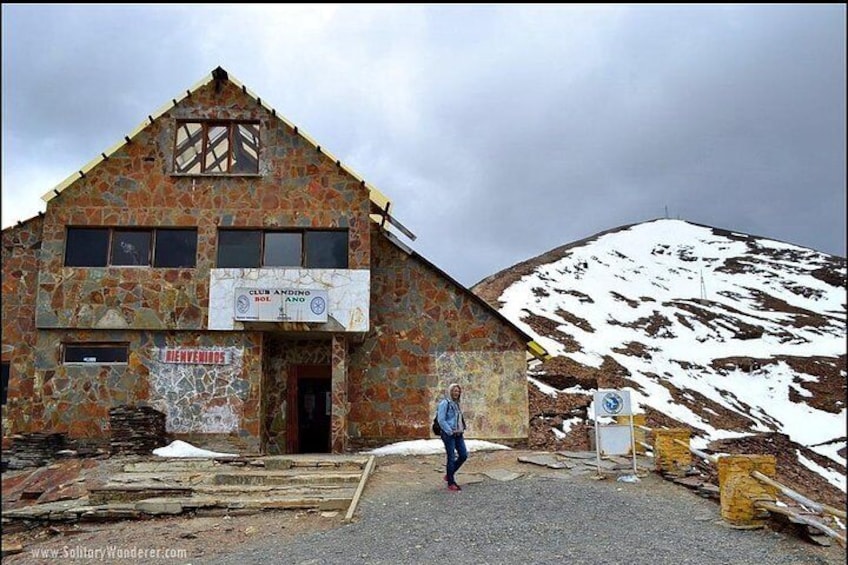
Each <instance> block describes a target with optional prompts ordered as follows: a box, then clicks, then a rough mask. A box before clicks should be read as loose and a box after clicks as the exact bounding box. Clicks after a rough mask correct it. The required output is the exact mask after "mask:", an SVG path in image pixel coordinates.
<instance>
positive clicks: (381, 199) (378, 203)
mask: <svg viewBox="0 0 848 565" xmlns="http://www.w3.org/2000/svg"><path fill="white" fill-rule="evenodd" d="M213 80H215V77H214V76H213V73H209V74H208V75H207V76H205V77H204V78H202V79H201V80H199V81H198V82H197V83H196V84H195V85H194V86H193V87H191V88H190V89H188V90H187V91H186V92H184V93H183V94H181V95H180V96H179V97H177V98H172V99H171V101H169V102H166V103H165V104H163V105H162V106H161V107H160V108H158V109H157V110H156V112H154V113H153V114H150V115H149V116H148V117H147V118H146V119H145V120H144V121H142V122H141V123H140V124H139V125H138V127H136V128H135V129H134V130H133V131H132V132H130V134H129V135H127V136H125V137H124V139H123V140H121V141H119V142H118V143H116V144H115V145H113V146H112V147H110V148H109V149H108V150H107V151H104V152H103V153H101V154H100V155H98V156H97V157H95V158H94V159H92V160H91V161H89V162H88V163H87V164H86V165H84V166H83V167H82V169H80V171H76V172H74V173H72V174H71V175H69V176H68V177H67V178H66V179H65V180H63V181H62V182H60V183H59V184H57V185H56V186H54V187H53V188H51V189H50V190H49V191H47V192H46V193H45V194H44V195H43V196H42V197H41V199H42V200H44V201H45V202H49V201H51V200H52V199H53V198H55V197H56V196H58V195H59V194H61V193H62V191H63V190H65V189H66V188H68V187H69V186H70V185H72V184H73V183H74V182H76V181H77V180H78V179H80V178H82V177H83V176H85V175H86V174H87V173H88V172H89V171H90V170H91V169H93V168H94V167H96V166H97V165H99V164H100V163H101V161H104V160H105V159H108V158H109V157H111V156H112V155H113V154H114V153H115V152H116V151H118V150H120V149H121V148H122V147H123V146H124V145H126V144H127V143H131V142H132V140H133V139H135V137H136V136H137V135H138V134H139V133H141V132H142V131H143V130H144V129H145V128H146V127H147V126H149V125H150V124H151V123H153V122H154V121H156V120H157V119H158V118H160V117H161V116H162V115H163V114H165V112H168V111H169V110H171V108H173V107H174V106H176V105H177V104H178V103H179V102H181V101H182V100H185V99H186V98H188V97H189V96H191V95H192V94H193V93H195V92H197V91H198V90H199V89H201V88H202V87H204V86H206V85H207V84H209V83H210V82H212V81H213ZM227 80H229V81H230V82H231V83H232V84H233V85H234V86H236V87H237V88H239V89H241V91H242V92H244V93H245V94H246V95H248V96H250V97H251V98H253V99H254V100H256V102H257V103H258V104H259V105H261V106H262V107H263V108H265V109H266V110H267V111H268V112H270V113H271V114H272V115H273V116H275V117H276V118H277V119H279V120H280V121H282V122H283V123H284V124H285V125H286V126H288V127H289V128H290V129H292V130H293V131H296V132H297V134H298V135H300V136H301V137H302V138H303V139H305V140H306V141H307V142H308V143H309V144H310V145H312V146H313V147H314V148H315V149H316V150H318V149H320V150H321V152H322V153H323V154H324V155H326V156H327V158H329V159H330V160H332V161H335V162H337V163H338V164H339V167H340V168H341V169H342V170H343V171H345V172H346V173H347V174H349V175H350V176H351V177H353V178H354V179H355V180H356V181H358V182H360V183H362V184H363V186H364V187H365V188H366V189H368V196H369V199H370V200H371V203H372V204H373V206H372V210H373V208H374V207H376V208H377V210H379V211H374V213H378V214H380V215H381V216H382V217H384V218H385V219H386V220H387V221H388V222H389V223H390V224H392V225H393V226H395V227H396V228H397V229H398V230H400V232H401V233H403V235H405V236H406V237H408V238H410V239H411V240H415V235H414V234H413V233H412V232H411V231H410V230H409V229H408V228H407V227H406V226H404V225H403V224H402V223H400V222H399V221H398V220H397V219H396V218H394V217H393V216H391V215H390V214H388V212H386V210H387V205H389V204H390V203H391V201H390V200H389V198H388V197H387V196H386V195H385V194H383V193H382V192H380V190H379V189H377V188H376V187H374V186H373V185H372V184H370V183H368V182H366V181H365V179H363V178H362V175H360V174H359V173H357V172H356V171H355V170H353V169H352V168H351V167H349V166H347V165H345V164H344V163H342V162H341V160H340V159H337V158H336V157H335V155H333V154H332V153H330V152H329V151H327V150H325V149H324V148H322V147H321V146H320V145H319V144H318V142H316V141H315V140H314V139H312V138H311V137H310V136H309V135H308V134H306V133H305V132H304V131H303V130H301V129H300V128H298V127H297V126H295V125H294V124H293V123H291V122H290V121H289V120H287V119H286V118H285V116H283V115H281V114H279V113H277V111H276V110H275V109H274V108H272V107H271V106H269V105H268V103H266V102H265V101H264V100H262V98H260V97H259V96H257V94H256V93H255V92H253V91H252V90H250V89H249V88H247V86H245V85H244V84H242V83H241V81H239V80H238V79H236V78H235V77H234V76H233V75H231V74H230V73H229V72H228V73H227ZM80 173H82V174H80Z"/></svg>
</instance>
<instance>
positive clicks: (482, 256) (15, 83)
mask: <svg viewBox="0 0 848 565" xmlns="http://www.w3.org/2000/svg"><path fill="white" fill-rule="evenodd" d="M845 18H846V7H845V5H812V4H811V5H804V6H801V5H771V6H755V5H750V6H730V5H709V6H707V5H705V6H697V5H687V6H682V5H679V6H670V7H667V6H651V5H638V6H637V5H630V6H628V5H580V6H574V7H573V6H566V5H562V6H555V5H536V6H529V5H528V6H517V5H488V6H487V5H465V6H462V5H452V6H451V5H404V6H400V5H397V6H382V5H380V6H377V5H361V6H334V5H328V4H323V5H317V6H307V5H223V6H197V5H192V6H188V5H173V6H164V5H155V6H154V5H147V6H143V5H135V6H129V5H123V6H117V5H115V6H93V5H77V6H74V5H62V6H59V5H54V6H35V5H15V4H8V3H4V4H3V6H2V132H3V134H2V135H3V138H2V220H3V227H7V226H9V225H12V224H13V223H15V222H17V221H18V220H22V219H26V218H29V217H31V216H33V215H34V214H36V213H37V212H39V211H40V210H43V209H44V202H43V201H42V200H41V196H42V195H43V194H44V193H45V192H47V191H49V190H50V189H51V188H52V187H53V186H54V185H56V184H58V183H59V182H61V181H62V180H64V179H65V178H66V177H67V176H68V175H70V174H71V173H73V172H74V171H76V170H78V169H79V168H80V167H81V166H82V165H83V164H85V163H87V162H88V161H90V160H91V159H93V158H94V157H95V156H97V155H98V154H99V153H100V152H101V151H104V150H105V149H107V148H109V147H110V146H112V145H113V144H114V143H116V142H117V141H118V140H120V139H121V138H122V137H123V136H124V135H125V134H127V133H129V132H130V131H132V130H133V129H134V128H135V127H136V126H138V125H139V124H140V123H141V122H142V121H143V119H144V118H145V116H147V115H148V114H150V113H152V112H153V111H155V110H156V109H158V108H159V107H160V106H161V105H162V104H164V103H165V102H166V101H167V100H170V99H171V98H173V97H175V96H177V95H179V94H180V93H182V92H185V90H186V89H187V88H190V87H192V86H193V85H194V84H195V83H197V82H198V81H199V80H201V79H202V78H203V77H204V76H205V75H207V74H208V73H210V72H211V71H212V69H214V68H215V67H217V66H219V65H220V66H222V67H224V68H225V69H226V70H227V71H229V73H230V74H231V75H232V76H233V77H235V78H236V79H238V80H239V81H241V82H242V83H244V84H245V85H247V86H248V87H249V88H250V89H251V90H253V91H254V92H256V93H257V94H258V95H259V96H261V97H262V99H263V100H266V101H267V102H268V103H269V104H270V105H271V106H272V107H274V108H275V109H276V110H277V112H278V113H280V114H282V115H283V116H285V117H286V118H287V119H288V120H289V121H291V122H292V123H294V124H295V125H297V126H299V127H300V129H302V130H303V131H305V132H306V133H308V134H309V135H310V136H311V137H312V138H314V139H315V140H316V141H318V142H319V143H320V144H321V145H322V146H324V147H326V148H327V150H328V151H330V152H331V153H333V154H334V155H336V156H337V157H338V158H340V159H341V160H342V161H343V162H345V163H346V164H347V165H349V166H350V167H352V168H353V169H354V170H356V171H358V172H359V173H360V174H361V175H362V176H363V178H365V179H366V180H367V181H368V182H370V183H371V184H373V185H374V186H376V187H378V188H379V189H380V190H381V191H382V192H383V193H385V194H386V195H387V196H389V197H390V198H391V199H393V201H394V211H395V214H396V216H397V217H398V218H399V219H400V220H401V221H402V222H403V223H404V224H405V225H407V226H408V227H409V228H410V229H411V230H412V231H413V232H414V233H415V234H416V235H417V236H418V239H417V240H416V241H415V242H413V244H412V246H413V248H414V249H416V250H417V251H418V252H419V253H421V254H422V255H424V256H425V257H427V258H428V259H430V260H431V261H432V262H434V263H435V264H436V265H438V266H439V267H441V268H442V269H444V270H445V271H446V272H447V273H448V274H450V275H451V276H453V277H454V278H455V279H457V280H458V281H459V282H461V283H463V284H465V285H468V286H471V285H473V284H474V283H476V282H478V281H479V280H480V279H482V278H483V277H486V276H488V275H490V274H493V273H495V272H497V271H499V270H501V269H503V268H506V267H508V266H510V265H512V264H514V263H517V262H519V261H522V260H524V259H528V258H530V257H533V256H535V255H538V254H540V253H542V252H544V251H547V250H549V249H551V248H554V247H557V246H559V245H562V244H565V243H569V242H571V241H574V240H577V239H581V238H583V237H587V236H589V235H592V234H594V233H597V232H599V231H602V230H605V229H609V228H612V227H617V226H619V225H623V224H629V223H635V222H641V221H645V220H649V219H654V218H658V217H663V216H666V215H668V216H669V217H672V218H678V217H679V218H681V219H684V220H689V221H692V222H697V223H703V224H708V225H712V226H716V227H722V228H727V229H731V230H735V231H741V232H745V233H751V234H755V235H763V236H767V237H771V238H774V239H778V240H782V241H786V242H790V243H795V244H798V245H803V246H807V247H812V248H814V249H816V250H819V251H824V252H827V253H833V254H837V255H841V256H845V254H846V252H845V241H846V237H845V234H846V213H845V206H846V102H845V100H846V39H845Z"/></svg>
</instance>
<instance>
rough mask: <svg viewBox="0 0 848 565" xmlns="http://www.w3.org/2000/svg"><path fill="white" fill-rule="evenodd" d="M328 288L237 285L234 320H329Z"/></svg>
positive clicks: (315, 321)
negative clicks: (311, 288) (240, 286)
mask: <svg viewBox="0 0 848 565" xmlns="http://www.w3.org/2000/svg"><path fill="white" fill-rule="evenodd" d="M327 305H328V300H327V291H326V290H310V289H299V288H237V289H236V290H235V293H234V303H233V308H234V310H233V319H234V320H237V321H241V322H313V323H326V322H327Z"/></svg>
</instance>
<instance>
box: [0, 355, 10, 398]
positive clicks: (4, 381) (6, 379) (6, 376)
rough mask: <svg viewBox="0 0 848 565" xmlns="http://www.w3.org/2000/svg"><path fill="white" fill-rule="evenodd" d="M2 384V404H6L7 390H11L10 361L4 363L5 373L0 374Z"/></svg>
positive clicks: (0, 395)
mask: <svg viewBox="0 0 848 565" xmlns="http://www.w3.org/2000/svg"><path fill="white" fill-rule="evenodd" d="M0 384H1V385H2V387H3V388H2V389H0V400H2V404H6V391H8V390H9V363H3V373H2V375H0Z"/></svg>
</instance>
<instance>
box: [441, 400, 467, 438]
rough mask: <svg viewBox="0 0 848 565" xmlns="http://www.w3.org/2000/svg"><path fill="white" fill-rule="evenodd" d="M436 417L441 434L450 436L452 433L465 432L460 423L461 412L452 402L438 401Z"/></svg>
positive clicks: (462, 423)
mask: <svg viewBox="0 0 848 565" xmlns="http://www.w3.org/2000/svg"><path fill="white" fill-rule="evenodd" d="M436 416H437V417H438V419H439V425H440V426H441V427H442V432H443V433H446V434H452V433H453V432H464V431H465V425H464V422H463V421H462V410H461V409H460V407H459V405H458V404H457V403H456V402H454V401H453V400H449V399H447V398H443V399H442V400H441V401H439V408H438V410H437V412H436Z"/></svg>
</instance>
